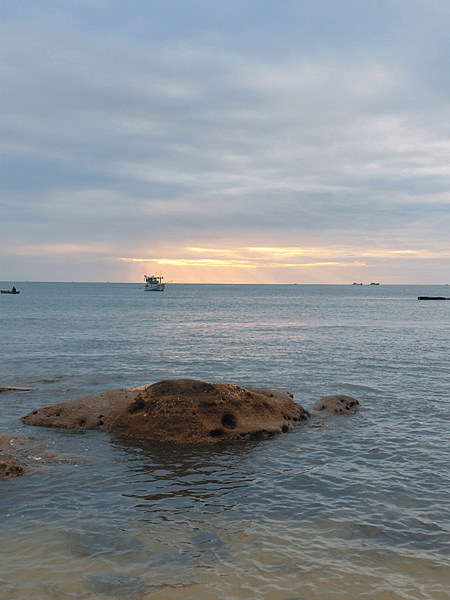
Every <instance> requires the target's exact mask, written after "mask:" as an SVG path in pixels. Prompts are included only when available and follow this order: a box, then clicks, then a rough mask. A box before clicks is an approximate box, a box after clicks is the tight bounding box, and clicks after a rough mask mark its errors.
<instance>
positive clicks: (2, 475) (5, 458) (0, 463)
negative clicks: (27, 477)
mask: <svg viewBox="0 0 450 600" xmlns="http://www.w3.org/2000/svg"><path fill="white" fill-rule="evenodd" d="M26 470H27V467H26V465H25V464H24V463H23V462H21V461H20V460H18V459H17V458H14V457H13V456H11V455H10V454H0V481H4V480H5V479H11V478H12V477H18V476H19V475H22V474H23V473H25V471H26Z"/></svg>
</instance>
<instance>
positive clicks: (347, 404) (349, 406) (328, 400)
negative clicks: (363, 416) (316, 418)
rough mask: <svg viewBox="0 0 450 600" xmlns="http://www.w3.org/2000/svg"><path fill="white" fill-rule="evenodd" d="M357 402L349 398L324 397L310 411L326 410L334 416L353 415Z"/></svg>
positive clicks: (356, 408)
mask: <svg viewBox="0 0 450 600" xmlns="http://www.w3.org/2000/svg"><path fill="white" fill-rule="evenodd" d="M358 406H359V402H358V400H355V398H352V397H351V396H340V395H332V396H324V397H323V398H321V399H320V400H318V401H317V402H316V403H315V404H314V405H313V406H312V408H311V410H326V411H327V412H329V413H332V414H334V415H348V414H353V413H355V412H356V411H357V410H358Z"/></svg>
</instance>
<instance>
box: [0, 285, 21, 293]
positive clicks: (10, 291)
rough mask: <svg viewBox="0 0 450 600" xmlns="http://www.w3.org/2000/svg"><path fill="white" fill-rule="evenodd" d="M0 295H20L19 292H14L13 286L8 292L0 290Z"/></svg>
mask: <svg viewBox="0 0 450 600" xmlns="http://www.w3.org/2000/svg"><path fill="white" fill-rule="evenodd" d="M0 291H1V293H2V294H20V290H16V288H15V287H14V286H12V288H11V289H10V290H0Z"/></svg>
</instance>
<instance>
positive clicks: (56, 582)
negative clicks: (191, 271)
mask: <svg viewBox="0 0 450 600" xmlns="http://www.w3.org/2000/svg"><path fill="white" fill-rule="evenodd" d="M11 285H12V283H11V282H6V283H5V282H4V283H2V284H1V288H2V289H4V288H10V287H11ZM16 285H17V287H18V288H19V289H20V290H21V293H20V295H18V296H9V295H2V296H1V297H0V328H1V329H0V331H1V341H2V344H1V363H0V370H1V372H0V385H4V386H17V387H30V388H32V391H28V392H12V391H11V392H4V393H2V394H0V416H1V420H0V433H8V434H11V435H29V436H32V442H33V444H35V446H34V450H33V451H31V452H30V458H29V459H28V460H29V461H30V462H31V463H33V464H34V465H35V467H34V468H32V469H31V470H30V471H29V472H28V473H26V474H25V475H24V476H22V477H18V478H15V479H12V480H9V481H6V482H3V483H0V598H1V599H2V600H3V599H5V600H10V599H19V598H20V599H22V598H24V599H25V598H34V599H35V600H40V599H43V600H50V599H60V598H76V599H85V598H86V599H93V600H106V599H108V598H121V599H122V598H126V599H131V600H137V599H140V598H145V599H152V600H178V599H195V600H198V599H200V600H209V599H211V600H212V599H215V600H216V599H218V600H228V599H243V598H246V599H248V598H251V599H258V600H260V599H261V600H266V599H270V600H291V599H292V600H293V599H296V600H298V599H302V600H328V599H333V600H334V599H336V600H347V599H348V600H350V599H354V598H365V599H368V600H375V599H376V600H397V599H443V600H444V599H445V600H448V598H449V597H450V596H449V592H448V589H449V588H450V481H449V479H450V477H449V475H450V412H449V406H450V386H449V383H450V377H449V375H450V360H449V359H450V352H449V338H450V302H419V301H418V300H417V296H419V295H443V296H450V287H448V286H383V285H380V286H368V285H365V286H351V285H349V286H311V285H310V286H302V285H298V286H275V285H274V286H257V285H255V286H251V285H249V286H246V285H239V286H233V285H176V284H172V285H168V286H167V287H166V290H165V292H163V293H149V292H145V291H144V290H143V289H142V285H138V284H77V283H76V284H68V283H67V284H61V283H45V284H44V283H21V284H17V283H16ZM180 376H181V377H189V378H194V379H203V380H209V381H226V382H230V383H237V384H240V385H244V386H245V385H250V384H251V385H258V386H262V385H264V386H271V387H276V388H282V389H286V390H289V391H291V392H292V393H293V394H294V397H295V400H296V401H297V402H299V403H300V404H302V405H303V406H305V407H306V408H308V407H310V406H311V405H312V404H313V403H314V402H315V401H316V400H317V399H319V398H320V397H322V396H324V395H327V394H331V393H344V394H347V395H351V396H354V397H355V398H357V399H358V400H359V402H360V404H361V407H360V410H359V412H358V413H356V414H355V415H353V416H348V415H347V416H331V415H330V416H329V417H328V418H324V419H317V418H316V419H312V420H311V422H307V423H306V424H305V425H303V426H302V427H300V428H299V429H297V430H296V431H293V432H291V433H288V434H283V435H280V436H278V437H275V438H272V439H270V440H266V441H261V442H251V443H247V444H242V443H241V444H235V445H228V446H220V447H212V448H204V447H198V448H186V447H181V448H177V447H172V448H168V447H162V446H155V445H152V444H145V443H137V442H135V443H130V444H128V445H125V444H124V443H123V442H119V441H117V440H115V439H113V438H111V437H110V436H109V435H108V434H105V433H100V432H88V433H85V434H80V433H71V432H67V431H59V430H54V429H45V428H34V427H26V426H25V425H23V424H22V423H21V422H20V421H19V417H20V416H22V415H24V414H26V413H27V412H29V411H30V410H32V409H34V408H36V407H38V406H44V405H48V404H51V403H54V402H60V401H63V400H65V399H70V398H76V397H78V396H83V395H88V394H92V393H97V392H102V391H106V390H108V389H114V388H118V387H131V386H139V385H143V384H146V383H151V382H154V381H158V380H161V379H166V378H172V377H180ZM311 425H313V426H311ZM316 425H322V426H316ZM52 453H54V454H52ZM51 456H54V459H53V462H52V460H51V459H50V460H49V457H51Z"/></svg>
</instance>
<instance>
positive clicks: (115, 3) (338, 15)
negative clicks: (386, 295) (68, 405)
mask: <svg viewBox="0 0 450 600" xmlns="http://www.w3.org/2000/svg"><path fill="white" fill-rule="evenodd" d="M449 31H450V2H449V1H448V0H427V2H424V1H423V0H277V1H275V0H227V1H226V2H223V1H221V2H217V1H216V0H183V1H177V0H163V1H160V0H151V1H149V0H127V1H125V0H20V2H17V1H16V0H3V2H2V7H1V30H0V37H1V42H0V44H1V77H2V79H1V106H0V108H1V111H0V120H1V127H2V142H1V154H2V156H1V175H2V192H1V201H0V249H1V263H0V280H4V281H6V280H13V281H24V280H30V281H111V282H113V281H127V282H138V281H141V280H142V278H143V275H144V274H151V273H157V274H159V273H160V272H161V273H162V275H163V276H164V277H165V279H166V280H168V281H176V282H205V283H206V282H223V283H261V282H269V283H293V282H297V283H352V282H354V281H355V282H364V283H370V282H371V281H377V282H380V283H386V284H387V283H392V284H394V283H420V284H431V283H436V284H441V283H450V192H449V188H450V186H449V184H450V164H449V163H450V100H449V99H450V76H449V64H450V34H449Z"/></svg>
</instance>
